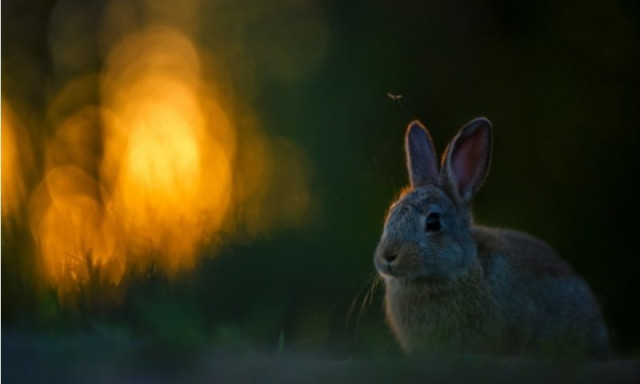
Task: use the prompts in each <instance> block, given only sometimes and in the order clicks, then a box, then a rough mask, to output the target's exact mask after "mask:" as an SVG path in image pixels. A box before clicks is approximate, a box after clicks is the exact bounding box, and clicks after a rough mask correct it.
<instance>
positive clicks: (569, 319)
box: [473, 227, 609, 354]
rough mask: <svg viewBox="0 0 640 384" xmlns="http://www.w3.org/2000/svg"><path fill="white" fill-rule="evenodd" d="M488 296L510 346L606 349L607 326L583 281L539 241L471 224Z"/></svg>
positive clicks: (595, 351)
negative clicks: (501, 317)
mask: <svg viewBox="0 0 640 384" xmlns="http://www.w3.org/2000/svg"><path fill="white" fill-rule="evenodd" d="M473 236H474V238H475V240H476V244H477V248H478V257H479V259H480V262H481V264H482V266H483V269H484V273H485V277H486V279H487V281H488V282H489V285H490V286H491V291H492V297H493V299H494V302H495V304H496V306H497V308H498V310H499V311H500V312H501V313H502V314H503V318H504V321H505V327H506V329H505V331H506V334H507V337H508V338H509V340H510V343H509V344H511V345H512V347H513V348H514V349H521V348H524V349H526V350H530V351H535V350H540V351H541V352H554V351H557V352H558V353H567V352H574V351H575V353H584V352H586V353H589V354H608V353H609V341H608V335H607V330H606V327H605V325H604V321H603V319H602V314H601V312H600V308H599V306H598V303H597V301H596V300H595V298H594V297H593V294H592V293H591V290H590V289H589V286H588V285H587V283H586V282H585V281H584V280H583V279H582V278H581V277H580V276H579V275H578V274H577V273H576V272H575V271H574V270H573V268H572V267H571V266H570V265H569V264H568V263H567V262H566V261H564V260H563V259H561V258H560V257H559V256H558V255H557V254H556V253H555V251H554V250H553V249H552V248H551V247H549V246H548V245H547V244H546V243H544V242H543V241H541V240H539V239H537V238H535V237H533V236H530V235H527V234H525V233H521V232H518V231H514V230H507V229H492V228H486V227H474V229H473Z"/></svg>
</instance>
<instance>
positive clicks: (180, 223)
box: [103, 28, 235, 273]
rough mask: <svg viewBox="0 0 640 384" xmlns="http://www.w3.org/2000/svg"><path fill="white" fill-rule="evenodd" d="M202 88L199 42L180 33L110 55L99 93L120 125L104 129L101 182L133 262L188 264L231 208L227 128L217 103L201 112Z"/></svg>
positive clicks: (151, 35)
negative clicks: (210, 110) (105, 182)
mask: <svg viewBox="0 0 640 384" xmlns="http://www.w3.org/2000/svg"><path fill="white" fill-rule="evenodd" d="M202 89H203V87H202V84H201V83H200V73H199V61H198V55H197V52H196V50H195V47H194V46H193V45H192V43H191V42H190V41H189V39H187V38H186V37H185V36H184V35H182V34H181V33H180V32H178V31H175V30H172V29H169V28H152V29H149V30H147V31H145V32H142V33H140V34H135V35H132V36H130V37H129V38H128V39H127V40H126V41H125V42H123V43H122V44H121V45H120V46H119V47H117V48H116V49H115V50H114V51H113V52H112V54H111V56H110V58H109V61H108V65H107V71H106V73H105V80H104V87H103V92H104V95H103V96H104V99H105V102H106V105H108V106H109V108H111V110H112V111H113V113H114V114H115V116H116V117H117V121H118V122H117V123H114V124H113V125H112V126H111V127H108V128H107V131H106V136H105V140H104V141H105V153H104V168H103V169H104V172H105V175H104V179H105V180H110V181H111V185H109V188H110V189H112V191H113V195H112V198H111V200H110V201H109V203H108V204H109V205H110V206H111V207H112V208H113V210H114V212H115V215H116V220H117V222H118V224H119V225H120V226H121V227H122V230H123V233H124V236H125V238H126V239H125V242H126V244H127V245H128V249H129V250H130V251H131V252H132V254H133V255H136V256H135V257H136V260H133V263H134V264H138V265H140V266H145V265H146V264H147V263H148V262H150V261H152V262H154V263H156V264H158V265H160V266H161V267H163V268H164V269H165V270H166V271H167V272H169V273H175V272H176V271H178V270H181V269H184V268H190V267H192V266H193V265H194V264H195V261H196V251H197V248H198V246H199V245H200V244H202V243H203V241H204V240H206V239H207V237H208V236H209V235H210V234H211V233H213V232H214V231H216V230H218V229H219V228H220V226H221V225H222V222H223V219H224V217H225V215H226V213H227V210H228V208H229V204H230V200H231V182H232V179H231V158H232V156H233V152H234V150H235V148H234V145H235V142H234V141H233V140H229V138H230V137H233V134H232V132H231V131H232V127H231V124H230V121H229V119H228V118H227V116H226V114H224V113H223V112H222V109H221V108H220V107H219V106H217V105H214V109H215V110H216V111H217V113H208V114H205V113H204V111H203V103H202V100H207V99H208V98H207V95H205V94H204V92H203V90H202ZM211 104H215V102H214V101H212V100H209V103H208V106H209V107H210V108H211Z"/></svg>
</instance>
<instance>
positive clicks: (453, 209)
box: [374, 118, 491, 283]
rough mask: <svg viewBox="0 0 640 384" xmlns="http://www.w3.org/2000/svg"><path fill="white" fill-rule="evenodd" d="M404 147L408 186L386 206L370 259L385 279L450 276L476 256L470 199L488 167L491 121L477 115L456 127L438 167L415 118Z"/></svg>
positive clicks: (437, 279)
mask: <svg viewBox="0 0 640 384" xmlns="http://www.w3.org/2000/svg"><path fill="white" fill-rule="evenodd" d="M405 151H406V155H407V168H408V170H409V178H410V180H411V186H410V188H408V189H407V190H406V191H405V192H404V193H403V194H402V196H401V197H400V198H399V199H398V200H397V201H396V202H395V203H393V205H391V208H390V209H389V213H388V215H387V219H386V222H385V224H384V230H383V232H382V237H381V239H380V242H379V244H378V247H377V249H376V252H375V256H374V264H375V266H376V269H377V270H378V272H379V273H380V274H381V275H382V276H384V277H385V278H386V279H401V280H402V281H406V282H411V281H415V282H433V283H438V282H451V281H455V279H457V278H458V277H460V276H463V275H464V274H465V273H466V272H467V271H468V269H469V268H470V266H471V265H472V264H473V263H475V262H476V260H477V256H476V245H475V242H474V241H473V238H472V236H471V228H470V225H471V218H470V203H471V199H472V198H473V196H474V194H475V193H476V191H477V190H478V188H480V186H481V185H482V183H483V182H484V179H485V177H486V175H487V172H488V169H489V162H490V155H491V123H490V122H489V121H488V120H487V119H485V118H477V119H475V120H472V121H470V122H469V123H468V124H467V125H465V126H464V127H463V128H462V129H460V131H459V132H458V134H457V135H456V136H455V138H454V139H453V140H452V141H451V143H450V144H449V146H448V147H447V150H446V151H445V154H444V156H443V158H442V164H441V170H440V171H438V162H437V160H436V159H437V157H436V153H435V150H434V146H433V143H432V141H431V137H430V135H429V132H428V131H427V130H426V129H425V128H424V126H422V124H420V122H418V121H413V122H412V123H411V124H409V127H408V128H407V133H406V138H405Z"/></svg>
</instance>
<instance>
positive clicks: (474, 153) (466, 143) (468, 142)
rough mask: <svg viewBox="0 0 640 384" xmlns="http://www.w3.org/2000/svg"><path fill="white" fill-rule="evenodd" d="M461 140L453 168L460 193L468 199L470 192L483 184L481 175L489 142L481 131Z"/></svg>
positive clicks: (454, 156)
mask: <svg viewBox="0 0 640 384" xmlns="http://www.w3.org/2000/svg"><path fill="white" fill-rule="evenodd" d="M461 139H462V140H458V142H457V145H456V147H455V149H454V153H453V158H452V159H451V160H452V164H451V166H452V171H453V174H454V177H455V178H456V184H457V187H458V193H459V194H460V196H462V197H466V196H465V195H466V194H467V193H468V192H473V191H474V189H475V188H476V187H477V186H476V183H478V182H481V180H480V176H481V175H480V173H481V172H482V170H483V169H484V168H485V163H486V161H487V150H488V142H487V137H486V135H483V134H482V130H479V129H478V130H476V131H475V132H473V133H472V134H470V135H469V136H467V137H465V138H461Z"/></svg>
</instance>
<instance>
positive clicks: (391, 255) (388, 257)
mask: <svg viewBox="0 0 640 384" xmlns="http://www.w3.org/2000/svg"><path fill="white" fill-rule="evenodd" d="M397 258H398V254H397V253H393V252H387V253H385V254H384V259H385V260H386V261H387V263H389V264H391V263H393V261H394V260H395V259H397Z"/></svg>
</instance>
